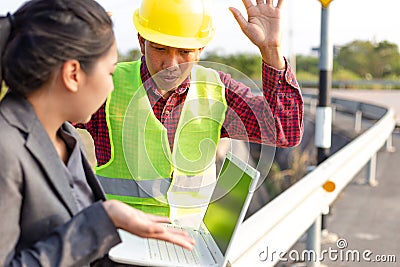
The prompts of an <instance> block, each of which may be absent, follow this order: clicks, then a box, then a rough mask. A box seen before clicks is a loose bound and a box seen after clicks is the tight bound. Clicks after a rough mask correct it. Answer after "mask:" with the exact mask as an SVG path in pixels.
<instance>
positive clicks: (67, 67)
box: [61, 59, 82, 92]
mask: <svg viewBox="0 0 400 267" xmlns="http://www.w3.org/2000/svg"><path fill="white" fill-rule="evenodd" d="M61 78H62V81H63V83H64V85H65V87H66V88H67V90H69V91H71V92H77V91H78V88H79V86H78V85H79V82H80V80H81V79H82V77H81V64H80V63H79V61H78V60H75V59H70V60H67V61H65V62H64V64H63V66H62V69H61Z"/></svg>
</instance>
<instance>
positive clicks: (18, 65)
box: [0, 0, 115, 95]
mask: <svg viewBox="0 0 400 267" xmlns="http://www.w3.org/2000/svg"><path fill="white" fill-rule="evenodd" d="M112 27H113V26H112V22H111V19H110V17H109V16H108V15H107V13H106V12H105V10H104V9H103V8H102V7H101V6H100V5H99V4H98V3H97V2H96V1H94V0H31V1H28V2H26V3H25V4H24V5H23V6H21V7H20V8H19V9H18V10H17V11H16V12H15V13H14V15H8V16H7V17H4V18H2V19H0V36H2V35H3V34H4V33H7V30H8V28H11V31H10V35H9V37H8V40H7V41H6V42H5V48H4V51H3V49H2V47H1V40H0V53H1V52H3V57H2V62H1V63H2V68H3V75H4V76H3V77H4V80H5V82H6V84H7V85H8V87H9V88H10V89H11V90H12V91H15V92H18V93H20V94H23V95H26V94H28V93H29V92H31V91H33V90H35V89H37V88H39V87H40V86H42V85H43V84H44V83H45V82H47V81H48V80H49V79H50V77H51V75H52V73H53V72H54V70H55V69H56V68H57V67H61V66H62V64H63V63H64V62H65V61H66V60H69V59H76V60H78V61H79V62H80V64H81V66H82V68H83V70H84V71H85V72H86V73H90V71H91V68H92V67H93V65H94V63H95V62H96V61H97V59H99V58H100V57H102V56H103V55H105V54H106V53H107V52H108V51H109V49H110V47H111V46H112V45H113V43H114V41H115V37H114V32H113V29H112ZM1 38H4V36H3V37H1ZM0 57H1V54H0ZM0 84H1V80H0Z"/></svg>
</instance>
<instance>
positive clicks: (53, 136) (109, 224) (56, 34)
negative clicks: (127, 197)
mask: <svg viewBox="0 0 400 267" xmlns="http://www.w3.org/2000/svg"><path fill="white" fill-rule="evenodd" d="M1 54H2V64H1V65H2V73H3V74H4V81H5V83H6V84H7V86H8V87H9V92H8V93H7V95H6V96H5V97H4V99H3V100H2V101H1V102H0V137H1V138H0V162H1V168H0V214H1V218H2V220H0V236H1V238H0V266H18V265H23V266H83V265H88V264H95V263H96V264H101V263H102V261H106V257H104V256H105V255H106V254H107V252H108V251H109V250H110V248H111V247H113V246H115V245H116V244H118V243H119V242H120V238H119V235H118V232H117V228H121V229H124V230H126V231H129V232H131V233H133V234H136V235H139V236H142V237H151V238H158V239H163V240H166V241H170V242H174V243H176V244H178V245H181V246H183V247H185V248H188V249H191V248H192V246H193V240H192V239H190V238H189V237H188V236H187V235H186V234H185V233H183V232H178V231H172V230H167V229H166V228H165V227H163V226H161V225H160V224H158V222H168V219H167V218H165V217H157V216H152V215H147V214H145V213H142V212H140V211H138V210H135V209H133V208H131V207H129V206H127V205H125V204H123V203H121V202H118V201H106V200H105V198H104V194H103V191H102V189H101V187H100V186H99V184H98V182H97V180H96V179H95V177H94V175H93V173H92V171H91V169H90V166H89V163H88V162H87V160H86V158H85V156H84V155H83V148H82V146H81V144H80V141H79V136H78V135H77V133H76V132H75V130H74V127H72V126H71V125H70V124H69V123H67V121H72V122H85V121H87V120H88V119H89V118H90V116H91V115H92V113H93V112H95V111H96V110H97V109H98V108H99V106H100V105H101V104H102V103H104V101H105V99H106V97H107V95H108V94H109V93H110V92H111V90H112V89H113V83H112V74H113V71H114V68H115V65H116V63H117V49H116V44H115V38H114V33H113V30H112V22H111V20H110V18H109V17H108V16H107V14H106V12H105V11H104V10H103V8H102V7H101V6H99V4H97V3H96V2H95V1H93V0H85V1H82V0H32V1H29V2H27V3H25V4H24V5H23V6H22V7H20V8H19V9H18V10H17V12H16V13H15V14H14V15H10V14H8V15H7V17H3V18H1V19H0V55H1ZM0 73H1V72H0ZM1 80H2V79H1V78H0V81H1Z"/></svg>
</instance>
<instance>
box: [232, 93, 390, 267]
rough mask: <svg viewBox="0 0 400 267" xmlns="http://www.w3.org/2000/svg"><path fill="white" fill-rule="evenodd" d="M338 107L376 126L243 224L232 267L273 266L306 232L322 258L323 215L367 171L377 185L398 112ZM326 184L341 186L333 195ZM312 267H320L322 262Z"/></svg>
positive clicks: (361, 105)
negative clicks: (381, 154) (379, 155)
mask: <svg viewBox="0 0 400 267" xmlns="http://www.w3.org/2000/svg"><path fill="white" fill-rule="evenodd" d="M305 99H307V102H312V99H313V97H307V96H306V97H305ZM333 103H335V105H336V108H337V109H338V110H339V109H341V110H342V111H347V112H350V111H351V112H353V114H357V112H360V111H361V112H362V115H364V114H368V116H371V117H373V118H374V119H377V122H376V123H375V124H374V125H373V126H372V127H371V128H369V129H368V130H366V131H365V132H364V133H363V134H361V135H360V136H358V137H357V138H355V139H354V140H353V141H352V142H350V143H349V144H348V145H346V146H345V147H343V148H342V149H341V150H339V151H338V152H336V153H335V154H333V155H331V156H330V157H329V158H328V159H327V160H325V161H324V162H323V163H322V164H320V165H318V167H317V168H315V169H314V170H313V171H312V172H310V173H309V174H308V175H306V176H305V177H303V178H302V179H301V180H300V181H298V182H297V183H296V184H294V185H293V186H291V187H290V188H288V189H287V190H285V191H284V192H282V193H281V194H280V195H279V196H278V197H276V198H275V199H273V200H272V201H271V202H269V203H268V204H267V205H266V206H264V207H263V208H262V209H260V210H259V211H258V212H256V213H255V214H253V215H252V216H251V217H250V218H248V219H247V220H246V221H245V222H243V224H242V226H241V228H240V231H239V233H238V235H239V236H238V237H237V239H236V240H235V243H234V244H233V246H232V251H231V254H230V262H231V265H232V266H263V267H266V266H274V265H275V264H276V263H278V262H279V261H280V259H281V258H280V257H281V256H282V255H284V253H286V252H287V251H288V250H289V249H290V248H291V247H292V246H293V245H294V244H295V243H296V242H297V241H298V240H299V239H300V237H302V235H303V234H304V233H306V232H307V230H308V237H307V239H308V240H310V241H311V243H310V244H309V246H310V247H311V248H313V250H315V253H316V255H319V251H320V248H321V244H320V229H321V227H320V218H321V214H323V213H324V212H326V211H327V210H328V209H329V206H330V205H331V204H332V202H333V201H334V200H335V199H336V198H337V196H338V195H339V194H340V192H341V191H342V190H343V189H344V188H345V187H346V185H347V184H348V183H349V182H350V181H351V180H352V179H353V178H354V177H355V175H357V173H358V172H359V171H360V170H361V169H362V168H363V167H364V166H366V165H367V166H368V168H367V174H368V177H367V179H368V182H369V183H370V184H371V185H373V184H374V182H375V166H376V164H375V163H376V162H375V161H376V153H377V152H378V150H379V149H380V148H381V147H382V146H383V145H384V144H385V142H386V144H387V145H388V144H391V136H392V131H393V129H394V127H395V114H394V111H393V110H392V109H390V108H384V107H379V106H375V105H370V104H364V103H360V102H354V101H346V100H339V99H337V100H335V101H333ZM326 181H332V182H334V183H335V184H336V189H335V190H334V191H333V192H331V193H328V192H326V191H325V190H324V189H323V187H322V186H323V184H324V183H325V182H326ZM317 258H318V257H317ZM307 264H308V266H318V262H308V263H307Z"/></svg>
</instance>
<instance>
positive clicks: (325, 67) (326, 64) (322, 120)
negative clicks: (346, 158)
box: [315, 0, 333, 230]
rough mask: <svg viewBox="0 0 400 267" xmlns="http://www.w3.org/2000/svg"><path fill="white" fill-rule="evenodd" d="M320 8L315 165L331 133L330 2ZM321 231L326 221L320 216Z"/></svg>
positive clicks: (323, 0) (325, 155)
mask: <svg viewBox="0 0 400 267" xmlns="http://www.w3.org/2000/svg"><path fill="white" fill-rule="evenodd" d="M319 1H320V2H321V4H322V8H321V44H320V49H319V64H318V65H319V66H318V67H319V95H318V106H317V112H316V115H315V146H316V147H317V148H318V156H317V163H318V165H319V164H320V163H322V162H323V161H324V160H326V159H327V158H328V157H329V153H330V148H331V132H332V108H331V97H330V91H331V87H332V66H333V45H332V43H331V39H330V30H329V26H330V25H329V4H330V2H331V1H332V0H319ZM321 228H322V230H325V229H326V219H325V216H324V215H323V216H322V222H321Z"/></svg>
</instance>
